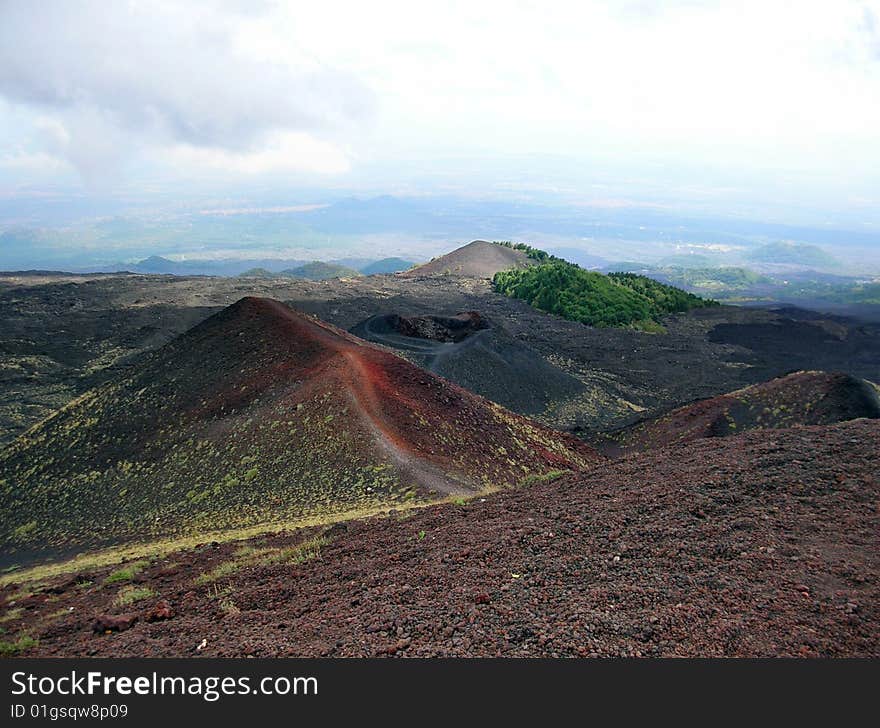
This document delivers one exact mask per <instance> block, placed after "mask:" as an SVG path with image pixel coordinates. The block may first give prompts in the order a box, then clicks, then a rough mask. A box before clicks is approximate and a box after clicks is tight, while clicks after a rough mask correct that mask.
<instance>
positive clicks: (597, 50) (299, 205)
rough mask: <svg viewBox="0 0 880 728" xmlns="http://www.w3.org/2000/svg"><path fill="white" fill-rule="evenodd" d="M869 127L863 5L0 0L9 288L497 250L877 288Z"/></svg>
mask: <svg viewBox="0 0 880 728" xmlns="http://www.w3.org/2000/svg"><path fill="white" fill-rule="evenodd" d="M878 130H880V2H876V1H872V2H809V3H800V4H798V6H797V8H796V10H793V9H791V7H790V6H789V5H788V4H786V3H782V2H695V1H689V0H679V1H676V2H653V1H651V0H634V1H621V2H594V3H562V4H554V5H553V6H552V7H547V6H546V5H543V4H539V3H531V2H520V3H500V2H481V3H471V4H464V3H461V4H459V3H452V4H443V5H442V6H441V5H418V4H411V3H394V2H385V3H379V5H378V6H375V5H370V6H369V7H366V6H363V7H361V6H359V5H356V4H351V3H345V2H327V3H321V4H320V5H319V6H314V5H313V4H309V5H306V4H302V3H296V2H288V3H285V2H261V3H244V2H234V1H232V0H223V1H222V2H221V1H218V2H195V3H189V2H188V3H176V2H155V3H149V4H140V3H101V2H90V1H87V0H83V1H75V2H73V1H72V2H64V3H61V2H47V3H40V4H34V3H25V2H17V1H16V0H7V1H6V2H3V3H0V236H4V237H0V246H2V247H0V269H4V268H5V269H9V268H10V267H29V266H28V265H27V264H28V263H29V262H30V263H32V264H33V265H34V266H38V265H43V264H49V263H51V262H52V261H56V262H64V261H75V260H78V259H82V258H83V256H85V257H87V258H88V260H89V261H96V262H104V263H108V264H109V263H113V262H118V261H128V260H136V259H138V258H143V257H148V256H149V255H152V254H157V255H166V256H171V257H173V258H178V259H181V258H183V259H193V258H199V257H244V258H247V257H249V256H250V257H254V258H260V257H284V256H287V257H299V258H310V257H311V258H324V259H327V258H328V257H330V258H332V257H336V258H341V257H346V256H363V255H365V254H366V253H370V254H371V255H372V256H373V257H382V256H386V255H409V256H421V257H423V258H424V257H430V256H431V255H435V254H437V253H438V252H443V250H445V249H448V248H449V246H450V245H453V244H455V243H464V242H467V241H468V240H471V239H474V238H478V237H486V236H492V237H495V238H498V239H508V238H511V239H520V240H528V241H529V242H534V243H536V244H543V245H546V246H557V247H558V246H574V247H576V248H578V249H580V250H583V251H584V252H587V253H593V254H596V255H601V256H605V257H607V256H613V257H616V258H617V259H638V260H661V259H663V258H664V256H667V257H668V256H669V255H673V254H677V253H676V251H678V252H682V251H683V252H685V253H688V254H690V253H691V252H693V251H694V250H697V251H700V250H703V249H706V250H710V251H711V250H714V249H715V248H717V246H725V245H726V246H734V247H736V246H738V245H739V246H742V249H743V250H747V249H748V248H749V247H750V246H756V245H761V244H766V243H772V242H776V241H781V240H792V241H794V242H797V243H804V244H811V245H818V246H819V247H821V248H822V249H823V250H824V251H825V252H827V253H828V254H829V255H830V256H832V257H834V258H836V259H839V260H840V261H841V264H842V265H844V267H845V268H847V267H848V268H847V269H850V268H851V269H853V270H860V269H862V268H864V267H865V266H867V268H865V270H869V271H873V272H877V271H880V172H878V170H880V131H878ZM386 196H391V197H392V198H393V199H394V204H387V203H386V202H383V201H382V200H384V199H385V198H386ZM376 198H378V199H379V201H378V202H376ZM352 199H353V200H358V201H363V202H364V204H363V205H362V206H361V207H360V208H358V209H359V212H358V215H360V217H358V216H357V215H355V216H354V217H349V218H346V217H345V216H346V214H349V213H350V212H351V211H350V209H348V208H346V207H345V206H346V205H350V204H351V200H352ZM317 206H326V207H325V208H324V209H329V210H331V211H333V212H332V215H331V214H330V213H327V214H324V215H323V217H322V215H321V214H316V213H315V210H316V209H318V207H317ZM399 215H404V216H408V217H407V219H406V220H404V221H401V220H400V219H398V217H396V216H399ZM329 217H332V218H333V219H332V220H330V219H329ZM346 219H347V220H348V224H347V225H346V224H344V222H345V221H346ZM358 221H359V222H358ZM609 231H610V232H609ZM606 232H608V234H607V235H606V234H605V233H606ZM652 235H653V237H652ZM677 238H680V239H677ZM664 246H665V247H664ZM670 246H671V247H670ZM676 246H679V248H681V249H680V250H679V249H678V248H676ZM681 246H684V247H683V248H682V247H681ZM694 246H696V247H694ZM713 246H715V247H714V248H713ZM627 253H629V254H627ZM732 259H734V260H735V259H736V256H734V257H733V258H732ZM96 264H97V263H96ZM860 267H861V268H860Z"/></svg>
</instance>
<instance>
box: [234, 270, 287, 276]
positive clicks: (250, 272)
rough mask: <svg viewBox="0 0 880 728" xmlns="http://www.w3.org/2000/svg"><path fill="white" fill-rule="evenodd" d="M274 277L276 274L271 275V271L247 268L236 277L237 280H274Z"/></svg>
mask: <svg viewBox="0 0 880 728" xmlns="http://www.w3.org/2000/svg"><path fill="white" fill-rule="evenodd" d="M276 275H278V274H276V273H273V272H272V271H270V270H267V269H266V268H249V269H248V270H246V271H244V272H243V273H239V274H238V277H239V278H274V277H275V276H276Z"/></svg>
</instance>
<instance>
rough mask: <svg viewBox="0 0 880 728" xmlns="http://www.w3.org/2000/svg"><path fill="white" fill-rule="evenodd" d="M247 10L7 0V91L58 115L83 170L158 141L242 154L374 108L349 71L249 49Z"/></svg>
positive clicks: (1, 63) (316, 133)
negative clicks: (243, 38)
mask: <svg viewBox="0 0 880 728" xmlns="http://www.w3.org/2000/svg"><path fill="white" fill-rule="evenodd" d="M253 7H257V8H259V6H256V5H255V6H253ZM251 12H253V9H252V8H251ZM251 17H252V16H250V15H245V14H243V4H242V3H230V2H226V3H220V4H198V3H189V2H188V3H165V2H149V3H136V2H111V3H108V2H100V1H98V0H65V1H64V2H60V1H55V2H52V0H48V1H47V2H44V3H27V2H7V3H3V5H2V8H0V95H2V96H3V97H5V98H6V99H7V100H8V101H9V102H11V103H14V104H19V105H25V106H28V107H31V108H33V109H36V110H38V111H39V113H41V114H42V115H43V116H45V115H47V114H51V115H53V117H54V122H53V123H54V124H55V135H54V139H50V140H48V141H49V142H50V143H49V147H50V151H51V152H52V153H55V154H58V155H60V156H62V157H63V158H65V159H67V160H69V161H70V162H71V163H72V164H73V165H74V166H75V167H76V168H77V169H78V170H80V172H81V173H82V174H83V175H84V176H85V177H87V178H88V177H95V176H100V175H101V174H102V173H104V172H108V171H109V172H115V171H118V170H119V169H120V168H121V167H122V166H123V165H124V163H125V162H126V160H128V159H130V158H131V157H132V156H133V155H134V154H136V153H138V152H139V151H144V150H147V151H149V149H150V148H151V147H155V146H160V147H179V146H186V147H189V148H192V149H194V150H198V149H204V150H209V152H210V154H213V155H215V156H216V155H221V156H222V155H224V154H225V155H227V156H228V158H230V159H239V158H240V159H246V158H248V157H249V156H254V155H256V156H257V157H258V156H259V154H260V153H261V150H265V149H266V148H268V147H267V146H266V145H267V143H268V144H270V145H271V144H273V143H277V135H278V134H279V133H283V132H287V133H289V132H296V133H298V134H299V135H300V137H302V136H303V135H308V136H309V137H311V138H312V139H315V140H317V138H318V137H321V136H322V135H332V134H334V133H337V132H338V131H339V130H340V129H345V128H346V127H348V126H351V125H356V124H358V123H359V122H361V121H362V120H363V119H364V118H366V117H368V115H369V113H370V109H371V105H372V98H371V95H370V92H369V91H368V89H367V88H366V87H365V86H364V85H363V84H362V83H361V82H360V81H359V80H358V79H357V78H356V77H355V76H354V75H352V74H351V73H348V72H345V71H342V70H337V69H335V68H333V67H331V66H329V65H326V64H323V63H319V62H316V61H315V60H314V59H312V58H308V57H305V56H302V57H299V58H297V57H296V56H295V54H292V55H291V56H289V57H288V58H286V59H284V61H278V60H267V59H264V58H259V57H258V56H257V55H255V54H254V53H251V52H248V49H247V47H245V45H244V44H243V43H242V42H241V36H242V35H243V32H242V31H246V30H247V28H248V27H249V23H251V22H253V21H252V20H251ZM315 143H316V144H318V143H319V142H317V141H316V142H315ZM330 143H331V142H324V144H330ZM330 166H331V167H332V166H333V165H330ZM336 166H337V167H338V166H339V165H336Z"/></svg>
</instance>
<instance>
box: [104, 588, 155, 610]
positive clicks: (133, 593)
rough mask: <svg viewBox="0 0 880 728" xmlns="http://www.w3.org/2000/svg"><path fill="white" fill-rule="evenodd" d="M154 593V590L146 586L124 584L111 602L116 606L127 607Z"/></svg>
mask: <svg viewBox="0 0 880 728" xmlns="http://www.w3.org/2000/svg"><path fill="white" fill-rule="evenodd" d="M155 595H156V592H154V591H153V590H152V589H150V588H149V587H146V586H126V587H123V588H122V589H120V590H119V594H117V595H116V599H114V600H113V604H114V605H116V606H117V607H127V606H129V605H131V604H136V603H137V602H140V601H143V600H144V599H149V598H150V597H152V596H155Z"/></svg>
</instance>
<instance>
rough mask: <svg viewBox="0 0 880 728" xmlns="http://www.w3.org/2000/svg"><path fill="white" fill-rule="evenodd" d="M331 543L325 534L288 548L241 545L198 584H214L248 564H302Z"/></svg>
mask: <svg viewBox="0 0 880 728" xmlns="http://www.w3.org/2000/svg"><path fill="white" fill-rule="evenodd" d="M328 543H330V539H328V538H326V537H325V536H316V537H314V538H310V539H307V540H306V541H303V542H302V543H298V544H296V546H289V547H286V548H272V547H266V548H256V547H254V546H250V545H247V544H246V545H244V546H240V547H239V548H237V549H236V550H235V551H234V552H233V556H234V558H233V559H232V560H231V561H224V562H223V563H222V564H219V565H217V566H216V567H214V568H213V569H212V570H211V571H208V572H205V573H204V574H201V575H199V576H198V577H197V578H196V585H198V586H203V585H205V584H212V583H214V582H215V581H217V580H219V579H224V578H226V577H228V576H232V574H234V573H236V572H237V571H238V570H239V569H242V568H244V567H246V566H272V565H276V564H301V563H303V562H305V561H308V560H309V559H313V558H315V557H316V556H318V554H319V553H320V552H321V548H322V547H324V546H326V545H327V544H328Z"/></svg>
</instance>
